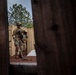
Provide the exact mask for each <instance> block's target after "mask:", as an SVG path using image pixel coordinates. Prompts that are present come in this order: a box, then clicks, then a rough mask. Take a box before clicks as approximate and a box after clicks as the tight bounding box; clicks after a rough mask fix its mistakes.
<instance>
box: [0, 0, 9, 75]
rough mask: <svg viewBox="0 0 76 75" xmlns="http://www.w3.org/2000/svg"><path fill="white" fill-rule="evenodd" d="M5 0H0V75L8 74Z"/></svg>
mask: <svg viewBox="0 0 76 75" xmlns="http://www.w3.org/2000/svg"><path fill="white" fill-rule="evenodd" d="M6 4H7V0H0V75H8V74H9V57H8V56H9V52H8V51H9V50H8V21H7V5H6Z"/></svg>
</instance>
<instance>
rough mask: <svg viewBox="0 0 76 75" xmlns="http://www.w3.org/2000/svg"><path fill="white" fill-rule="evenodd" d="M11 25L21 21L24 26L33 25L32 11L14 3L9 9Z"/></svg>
mask: <svg viewBox="0 0 76 75" xmlns="http://www.w3.org/2000/svg"><path fill="white" fill-rule="evenodd" d="M8 21H9V25H10V24H12V25H16V23H17V22H21V23H22V25H23V27H27V28H29V27H33V21H32V19H31V17H30V13H29V12H28V11H27V10H26V8H25V7H23V6H22V5H21V4H19V5H17V4H13V6H12V7H10V9H9V11H8Z"/></svg>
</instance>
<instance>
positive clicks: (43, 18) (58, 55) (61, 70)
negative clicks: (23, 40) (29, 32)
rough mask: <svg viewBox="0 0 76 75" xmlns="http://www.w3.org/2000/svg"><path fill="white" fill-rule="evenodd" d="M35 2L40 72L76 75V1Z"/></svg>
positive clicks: (41, 73)
mask: <svg viewBox="0 0 76 75" xmlns="http://www.w3.org/2000/svg"><path fill="white" fill-rule="evenodd" d="M32 4H33V16H34V17H33V19H34V30H35V41H36V44H35V47H36V52H37V62H38V73H39V75H76V30H75V29H76V21H75V19H76V1H75V0H32Z"/></svg>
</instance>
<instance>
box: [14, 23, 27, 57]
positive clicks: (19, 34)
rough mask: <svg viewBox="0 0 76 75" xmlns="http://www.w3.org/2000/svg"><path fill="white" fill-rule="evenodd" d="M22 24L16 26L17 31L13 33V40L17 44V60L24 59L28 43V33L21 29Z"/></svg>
mask: <svg viewBox="0 0 76 75" xmlns="http://www.w3.org/2000/svg"><path fill="white" fill-rule="evenodd" d="M21 25H22V24H21V22H19V23H17V24H16V26H17V27H16V29H15V30H14V31H13V39H14V44H15V57H16V58H19V57H20V58H23V57H24V55H23V51H24V50H25V45H26V44H25V42H26V37H27V36H26V35H27V32H26V31H24V30H23V29H21Z"/></svg>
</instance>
